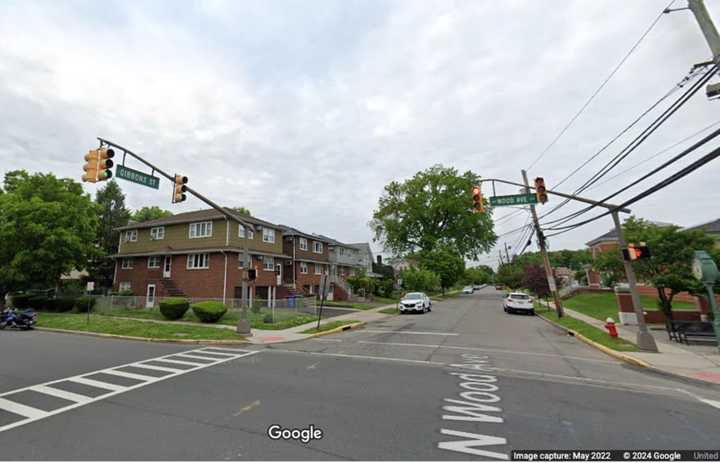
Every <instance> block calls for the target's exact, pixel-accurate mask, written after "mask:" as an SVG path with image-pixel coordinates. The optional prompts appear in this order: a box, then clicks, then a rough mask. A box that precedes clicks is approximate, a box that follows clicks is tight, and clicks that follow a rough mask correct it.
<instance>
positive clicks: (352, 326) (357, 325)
mask: <svg viewBox="0 0 720 463" xmlns="http://www.w3.org/2000/svg"><path fill="white" fill-rule="evenodd" d="M365 324H366V322H357V323H350V324H348V325H341V326H338V327H337V328H333V329H331V330H327V331H320V332H319V333H313V334H309V335H308V337H307V338H303V339H298V341H304V340H305V339H309V338H316V337H318V336H325V335H326V334H335V333H339V332H341V331H348V330H354V329H355V328H360V327H361V326H365ZM321 326H322V325H321Z"/></svg>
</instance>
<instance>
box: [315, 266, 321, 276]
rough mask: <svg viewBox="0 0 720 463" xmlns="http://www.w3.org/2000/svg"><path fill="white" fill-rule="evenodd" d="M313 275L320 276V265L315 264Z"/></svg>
mask: <svg viewBox="0 0 720 463" xmlns="http://www.w3.org/2000/svg"><path fill="white" fill-rule="evenodd" d="M315 275H322V265H320V264H315Z"/></svg>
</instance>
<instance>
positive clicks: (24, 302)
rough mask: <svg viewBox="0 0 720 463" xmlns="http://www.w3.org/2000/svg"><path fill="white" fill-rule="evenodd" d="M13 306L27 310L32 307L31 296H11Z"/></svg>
mask: <svg viewBox="0 0 720 463" xmlns="http://www.w3.org/2000/svg"><path fill="white" fill-rule="evenodd" d="M11 300H12V305H13V307H16V308H18V309H26V308H28V307H30V295H29V294H13V295H12V296H11Z"/></svg>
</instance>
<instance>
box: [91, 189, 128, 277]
mask: <svg viewBox="0 0 720 463" xmlns="http://www.w3.org/2000/svg"><path fill="white" fill-rule="evenodd" d="M95 204H96V205H97V212H98V219H99V224H98V228H97V238H96V241H97V245H98V251H99V252H98V254H97V255H96V256H94V258H93V259H92V260H91V261H90V263H89V264H88V273H89V274H90V279H91V280H93V281H95V282H96V283H97V285H98V286H99V287H101V288H109V287H110V286H112V282H113V274H114V271H115V262H114V261H113V260H112V258H110V257H109V256H111V255H113V254H117V252H118V241H119V239H120V232H119V231H117V230H116V228H117V227H122V226H125V225H127V223H128V220H129V219H130V211H129V210H128V209H127V208H126V207H125V195H124V194H123V192H122V190H121V189H120V185H118V183H117V182H115V181H114V180H111V181H110V182H108V183H107V184H105V186H103V187H101V188H99V189H98V190H97V192H96V193H95Z"/></svg>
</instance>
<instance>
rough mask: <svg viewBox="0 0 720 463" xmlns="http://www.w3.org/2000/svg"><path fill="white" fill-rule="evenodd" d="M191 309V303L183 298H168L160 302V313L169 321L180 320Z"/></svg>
mask: <svg viewBox="0 0 720 463" xmlns="http://www.w3.org/2000/svg"><path fill="white" fill-rule="evenodd" d="M188 308H190V302H188V300H187V299H185V298H182V297H168V298H166V299H163V300H162V301H160V313H161V314H162V316H163V317H165V318H166V319H168V320H179V319H181V318H182V317H183V316H184V315H185V312H187V310H188Z"/></svg>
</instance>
